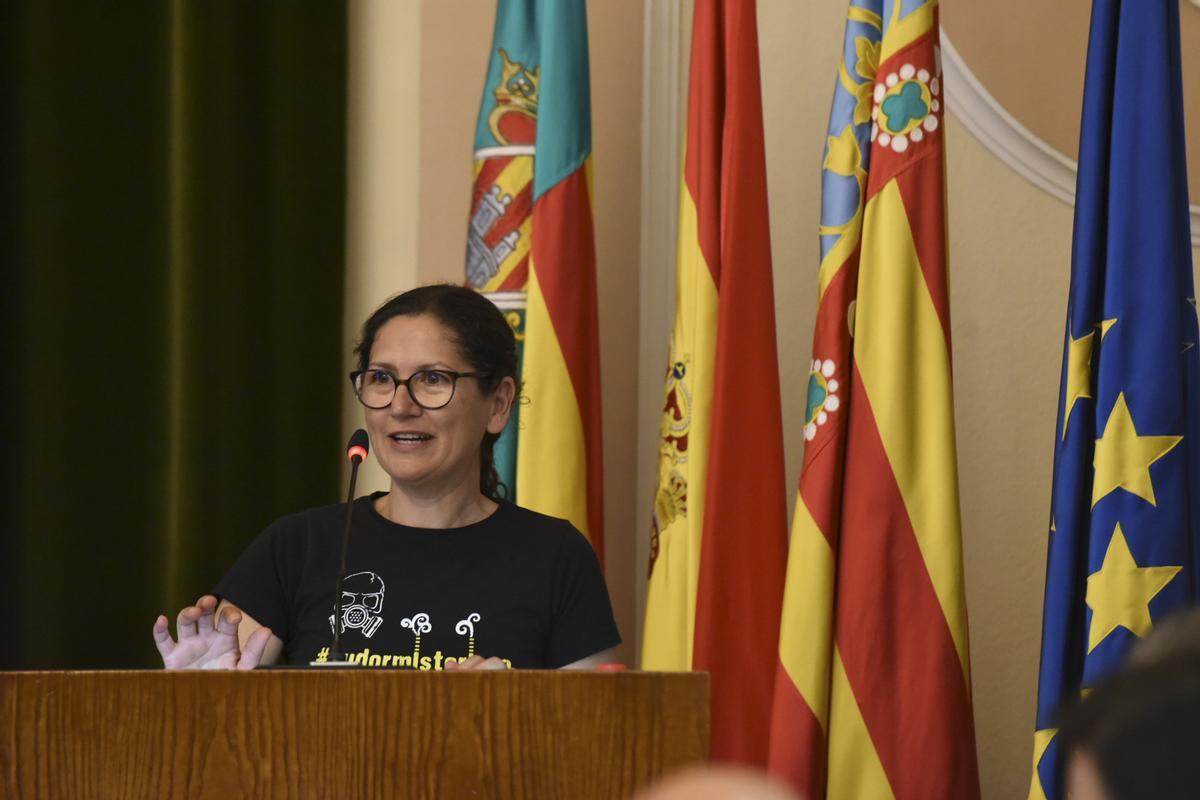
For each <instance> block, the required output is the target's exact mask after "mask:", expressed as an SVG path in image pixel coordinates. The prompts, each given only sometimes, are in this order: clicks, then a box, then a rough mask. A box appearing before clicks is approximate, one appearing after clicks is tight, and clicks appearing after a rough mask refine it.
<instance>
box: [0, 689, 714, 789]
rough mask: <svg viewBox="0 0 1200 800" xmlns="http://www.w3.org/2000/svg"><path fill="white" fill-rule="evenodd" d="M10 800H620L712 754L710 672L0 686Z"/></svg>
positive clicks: (0, 732)
mask: <svg viewBox="0 0 1200 800" xmlns="http://www.w3.org/2000/svg"><path fill="white" fill-rule="evenodd" d="M0 724H2V726H3V727H2V729H0V784H2V786H3V792H2V795H3V797H5V798H64V797H65V798H105V799H106V800H107V799H108V798H141V797H146V798H221V799H222V800H225V799H226V798H242V797H245V798H260V797H261V798H268V797H270V798H275V797H305V798H307V797H312V798H353V797H396V798H410V797H411V798H459V797H462V798H560V797H561V798H622V797H628V796H629V794H630V793H631V792H632V791H633V790H634V789H636V788H637V787H639V786H642V785H644V784H645V783H647V782H649V781H651V780H652V779H654V778H655V777H656V776H658V775H660V774H662V773H663V772H665V771H668V770H670V769H673V768H675V767H677V766H680V765H683V764H686V763H691V762H696V761H702V760H704V759H706V758H707V755H708V676H707V675H705V674H699V673H688V674H667V673H638V672H626V673H615V674H599V673H585V672H578V673H564V672H532V671H530V672H499V673H496V672H477V673H437V672H432V673H413V672H396V671H365V670H364V671H350V670H347V671H330V672H319V671H305V670H278V671H270V670H264V671H257V672H250V673H235V672H151V671H147V672H25V673H21V672H11V673H0Z"/></svg>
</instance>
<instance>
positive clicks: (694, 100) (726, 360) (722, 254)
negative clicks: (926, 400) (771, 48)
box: [642, 0, 787, 766]
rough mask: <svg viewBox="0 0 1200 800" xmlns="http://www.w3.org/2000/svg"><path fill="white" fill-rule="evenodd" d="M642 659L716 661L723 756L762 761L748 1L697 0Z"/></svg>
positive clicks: (770, 462) (777, 455) (755, 163)
mask: <svg viewBox="0 0 1200 800" xmlns="http://www.w3.org/2000/svg"><path fill="white" fill-rule="evenodd" d="M684 150H685V155H684V164H683V175H682V186H681V187H680V202H679V238H678V255H677V263H676V277H677V283H676V293H675V302H676V307H675V323H674V329H673V333H672V338H671V347H670V356H669V359H668V366H667V371H666V388H665V396H664V408H663V416H662V426H661V436H660V440H659V473H658V488H657V493H656V497H655V502H654V511H653V521H652V530H651V545H650V548H651V556H650V558H651V563H650V577H649V589H648V594H647V599H646V616H645V628H644V637H643V643H642V666H643V668H644V669H655V670H689V669H697V670H706V671H708V672H709V673H710V674H711V681H712V683H711V687H712V695H711V698H712V705H711V715H712V716H711V721H712V742H711V747H712V751H711V752H712V757H713V758H714V759H716V760H719V761H737V762H741V763H746V764H756V765H760V766H761V765H765V763H766V753H767V733H768V725H769V717H770V704H771V688H772V664H771V654H772V653H774V651H775V647H776V642H777V638H778V635H779V603H780V599H781V595H782V591H783V568H784V561H785V553H786V546H787V545H786V536H787V504H786V485H785V478H784V466H783V432H782V428H783V426H782V415H781V410H780V395H779V364H778V361H777V360H776V358H777V357H776V348H775V303H774V290H773V287H772V282H771V281H772V278H771V250H770V229H769V227H770V226H769V224H768V220H767V183H766V164H765V155H764V148H763V128H762V99H761V93H760V84H759V66H758V38H757V27H756V17H755V4H754V2H752V0H697V2H696V4H695V16H694V25H693V29H692V52H691V73H690V87H689V95H688V112H687V132H686V139H685V142H684Z"/></svg>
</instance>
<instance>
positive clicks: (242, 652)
mask: <svg viewBox="0 0 1200 800" xmlns="http://www.w3.org/2000/svg"><path fill="white" fill-rule="evenodd" d="M220 611H221V613H220V614H219V615H218V614H217V613H216V612H217V598H215V597H213V596H212V595H211V594H206V595H204V597H201V598H200V599H199V600H197V601H196V605H194V606H188V607H187V608H185V609H183V610H182V611H180V612H179V616H178V617H177V618H176V621H175V631H176V635H177V636H178V637H179V641H175V640H174V639H172V638H171V632H170V630H169V628H168V624H167V618H166V617H165V616H160V617H159V618H158V619H156V620H155V621H154V644H155V646H157V647H158V652H159V654H161V655H162V660H163V667H165V668H166V669H254V668H255V667H256V666H258V663H259V661H260V660H261V659H262V655H263V650H264V649H265V648H266V646H267V643H268V642H270V641H271V631H270V629H269V628H259V629H257V630H256V631H254V633H252V634H250V636H249V637H248V638H247V639H246V646H245V647H241V646H239V644H238V624H239V623H240V622H241V621H242V612H241V611H239V610H238V609H237V608H235V607H233V606H230V605H226V606H225V607H224V608H222V609H221V610H220Z"/></svg>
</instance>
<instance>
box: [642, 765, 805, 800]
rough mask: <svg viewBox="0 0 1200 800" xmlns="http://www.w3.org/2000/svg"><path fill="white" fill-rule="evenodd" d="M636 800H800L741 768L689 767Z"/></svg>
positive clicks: (788, 791)
mask: <svg viewBox="0 0 1200 800" xmlns="http://www.w3.org/2000/svg"><path fill="white" fill-rule="evenodd" d="M634 800H800V796H799V795H797V794H795V793H794V792H792V790H791V789H789V788H787V787H786V786H784V785H783V784H782V783H779V782H778V781H776V780H774V779H772V778H769V777H767V776H766V775H765V774H763V773H761V772H756V771H754V770H749V769H743V768H740V767H724V766H713V767H709V766H702V767H689V768H687V769H684V770H682V771H680V772H676V773H674V774H672V775H668V776H667V777H666V778H664V779H663V780H661V781H659V782H658V783H656V784H654V785H653V786H649V787H647V788H645V789H643V790H642V791H641V792H638V793H637V794H636V795H635V796H634Z"/></svg>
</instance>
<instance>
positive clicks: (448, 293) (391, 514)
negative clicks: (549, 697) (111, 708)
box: [154, 285, 620, 670]
mask: <svg viewBox="0 0 1200 800" xmlns="http://www.w3.org/2000/svg"><path fill="white" fill-rule="evenodd" d="M355 354H356V355H357V357H358V369H356V370H355V371H354V372H353V373H351V376H350V378H351V381H352V383H353V387H354V393H355V395H356V396H357V397H358V399H359V401H360V402H361V403H362V405H363V407H364V417H365V423H366V425H365V427H366V430H367V432H368V434H369V437H370V444H371V450H372V453H373V454H374V456H375V458H376V459H377V460H378V462H379V464H380V465H381V466H382V467H383V470H384V471H385V472H386V473H387V475H388V476H389V478H390V487H389V491H387V492H377V493H375V494H373V495H370V496H366V497H361V498H358V499H357V500H355V501H354V502H353V506H352V508H351V509H350V513H351V520H352V529H351V534H350V539H349V547H348V551H347V556H346V559H347V560H346V565H347V568H346V572H345V576H344V579H343V581H342V584H341V590H342V591H341V603H340V604H339V603H336V602H335V601H336V600H337V598H335V596H334V594H335V592H334V587H335V585H336V584H337V579H338V571H339V567H340V563H341V551H342V540H343V535H342V534H343V527H344V525H345V519H346V513H347V509H346V506H345V504H340V505H333V506H326V507H323V508H314V509H309V510H307V511H302V512H300V513H297V514H292V515H289V516H286V517H283V518H282V519H279V520H277V521H276V522H274V523H272V524H271V525H270V526H268V527H267V529H266V530H264V531H263V532H262V533H261V534H260V535H259V536H258V537H257V538H256V539H255V540H254V541H253V542H251V544H250V545H249V546H248V547H247V548H246V550H245V551H244V552H243V553H242V555H241V557H240V558H239V559H238V560H237V562H236V563H234V565H233V566H232V568H231V569H230V570H229V572H228V573H227V574H226V575H225V577H224V578H222V579H221V581H220V582H219V583H218V584H217V586H216V587H215V589H214V592H213V593H212V594H208V595H205V596H204V597H202V598H200V599H199V600H198V601H197V602H196V604H195V605H192V606H188V607H187V608H184V609H183V610H181V611H180V612H179V615H178V617H177V623H176V636H177V638H172V637H171V635H170V632H169V630H168V621H167V618H166V617H165V616H160V617H159V618H158V619H157V620H155V623H154V640H155V644H156V645H157V647H158V650H159V652H160V654H161V655H162V658H163V665H164V666H165V667H166V668H167V669H253V668H254V667H256V666H259V665H267V664H276V663H291V664H307V663H310V662H318V663H319V662H323V661H326V660H328V659H329V658H330V645H331V642H332V641H333V639H334V634H335V633H337V634H339V635H340V642H341V649H342V651H343V653H344V654H345V657H346V658H347V659H348V660H350V661H352V662H354V663H357V664H361V665H363V666H368V667H383V668H401V669H419V670H442V669H451V670H453V669H504V668H543V669H553V668H559V667H578V668H586V667H592V666H596V665H599V664H600V663H603V662H606V661H611V660H612V654H611V650H612V648H614V647H615V646H616V645H617V644H618V643H619V642H620V635H619V634H618V632H617V627H616V623H615V621H614V619H613V614H612V606H611V603H610V601H609V597H608V591H607V588H606V587H605V584H604V578H603V576H602V575H601V573H600V567H599V563H598V561H597V559H596V556H595V553H594V552H593V550H592V548H591V545H590V544H589V543H588V541H587V540H586V539H585V538H584V536H583V535H582V534H581V533H579V531H577V530H576V529H575V528H574V527H572V526H571V524H570V523H568V522H567V521H565V520H560V519H555V518H553V517H548V516H545V515H542V514H538V513H536V512H533V511H530V510H528V509H524V508H521V507H519V506H517V505H514V504H513V503H510V502H508V501H506V500H505V499H504V488H503V486H502V485H501V483H500V480H499V476H498V474H497V472H496V468H495V465H494V462H493V455H492V452H493V447H494V445H495V443H496V440H497V439H498V438H499V436H500V433H501V431H503V429H504V426H505V424H506V423H507V422H508V418H509V415H510V413H511V411H512V407H513V403H514V400H515V397H516V395H517V385H516V377H517V354H516V342H515V339H514V336H513V332H512V329H511V328H510V327H509V325H508V323H507V322H506V321H505V319H504V316H503V315H502V314H501V313H500V311H499V310H498V309H497V308H496V307H495V306H494V305H493V304H492V303H491V301H489V300H488V299H486V298H485V297H483V296H481V295H479V294H478V293H476V292H474V291H472V290H470V289H466V288H461V287H456V286H449V285H439V286H424V287H420V288H417V289H413V290H411V291H409V292H405V293H403V294H400V295H397V296H396V297H393V298H392V299H390V300H388V301H387V302H386V303H384V304H383V305H382V306H381V307H380V308H379V309H378V310H376V311H375V313H373V314H372V315H371V316H370V318H368V319H367V321H366V322H365V323H364V325H363V329H362V338H361V340H360V342H359V344H358V346H357V347H356V348H355ZM339 608H340V618H339V616H338V609H339Z"/></svg>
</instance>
